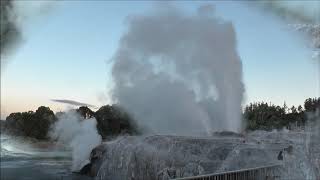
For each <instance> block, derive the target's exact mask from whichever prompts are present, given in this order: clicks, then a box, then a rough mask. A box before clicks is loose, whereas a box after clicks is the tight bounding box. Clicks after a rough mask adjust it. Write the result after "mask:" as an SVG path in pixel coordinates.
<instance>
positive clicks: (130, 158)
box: [89, 131, 316, 180]
mask: <svg viewBox="0 0 320 180" xmlns="http://www.w3.org/2000/svg"><path fill="white" fill-rule="evenodd" d="M305 138H306V134H304V133H297V132H263V131H261V132H260V131H257V132H253V133H251V134H249V135H247V136H245V137H235V136H214V137H182V136H165V135H155V136H128V137H120V138H118V139H116V140H114V141H110V142H105V143H104V144H102V145H100V146H98V147H97V148H95V149H94V150H93V152H92V153H91V170H90V172H89V174H90V175H92V176H96V178H97V179H106V180H107V179H114V180H120V179H170V178H178V177H190V176H196V175H202V174H210V173H217V172H224V171H233V170H239V169H247V168H255V167H261V166H269V165H280V166H281V167H282V168H279V174H280V175H281V177H293V178H297V179H305V178H309V179H312V178H313V179H315V177H316V175H315V167H314V165H313V164H312V160H311V158H310V157H309V155H308V154H307V151H306V146H305ZM289 147H290V148H289ZM289 149H290V150H289ZM280 151H283V156H284V158H283V160H278V155H279V152H280Z"/></svg>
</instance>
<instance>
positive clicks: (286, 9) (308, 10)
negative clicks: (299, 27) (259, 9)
mask: <svg viewBox="0 0 320 180" xmlns="http://www.w3.org/2000/svg"><path fill="white" fill-rule="evenodd" d="M258 3H259V4H260V5H263V6H264V7H265V8H266V9H268V10H271V11H273V12H275V13H276V14H278V15H280V16H282V17H283V18H285V19H287V20H290V21H299V22H305V23H311V24H313V23H319V22H320V1H317V0H315V1H274V0H270V1H258Z"/></svg>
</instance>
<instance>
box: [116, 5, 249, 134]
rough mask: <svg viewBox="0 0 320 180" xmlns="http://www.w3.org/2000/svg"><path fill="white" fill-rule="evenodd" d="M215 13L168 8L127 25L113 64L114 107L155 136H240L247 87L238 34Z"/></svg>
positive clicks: (161, 7)
mask: <svg viewBox="0 0 320 180" xmlns="http://www.w3.org/2000/svg"><path fill="white" fill-rule="evenodd" d="M211 6H212V5H205V7H203V6H202V7H200V8H199V9H198V11H197V14H194V15H186V14H185V13H184V12H183V11H182V10H180V9H178V8H177V7H174V6H173V5H172V4H165V5H164V4H160V5H159V4H157V6H156V7H155V11H153V13H149V14H144V15H135V16H130V17H129V18H128V31H127V32H126V33H125V34H124V35H123V36H122V38H121V40H120V45H119V47H118V49H117V51H116V53H115V54H114V56H113V62H114V64H113V67H112V76H113V80H114V84H115V85H114V87H113V90H112V95H113V100H114V101H115V102H116V103H118V104H119V105H120V106H122V107H124V108H125V109H126V110H127V111H129V113H130V114H132V115H133V116H134V118H135V119H136V120H137V121H138V125H140V126H143V127H145V128H146V129H149V130H151V132H153V133H158V134H177V135H199V134H201V133H207V134H209V133H211V131H214V130H223V129H224V130H230V131H240V130H241V104H242V100H243V93H244V85H243V83H242V64H241V60H240V57H239V55H238V53H237V41H236V35H235V30H234V27H233V25H232V23H230V22H226V21H224V20H222V19H221V18H219V17H217V16H215V15H214V8H213V6H212V7H211Z"/></svg>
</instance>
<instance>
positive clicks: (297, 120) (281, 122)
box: [243, 97, 320, 130]
mask: <svg viewBox="0 0 320 180" xmlns="http://www.w3.org/2000/svg"><path fill="white" fill-rule="evenodd" d="M319 111H320V97H318V98H308V99H306V100H305V101H304V105H303V106H301V105H299V106H298V107H295V106H292V107H288V106H287V105H286V103H284V105H283V106H276V105H274V104H271V103H269V104H268V103H266V102H256V103H250V104H249V105H247V106H246V107H245V109H244V113H243V118H244V119H245V122H246V129H247V130H257V129H260V130H272V129H282V128H287V129H293V128H304V127H305V125H306V123H308V122H309V121H316V120H317V118H315V117H312V116H311V115H312V114H315V113H316V112H317V113H319ZM318 119H319V118H318Z"/></svg>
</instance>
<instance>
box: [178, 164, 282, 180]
mask: <svg viewBox="0 0 320 180" xmlns="http://www.w3.org/2000/svg"><path fill="white" fill-rule="evenodd" d="M281 166H282V165H281V164H274V165H268V166H260V167H254V168H247V169H239V170H234V171H224V172H220V173H219V172H218V173H212V174H203V175H198V176H190V177H182V178H175V179H172V180H191V179H199V178H206V177H211V176H221V175H227V174H234V173H241V172H246V171H255V170H260V169H267V168H276V167H281Z"/></svg>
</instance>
